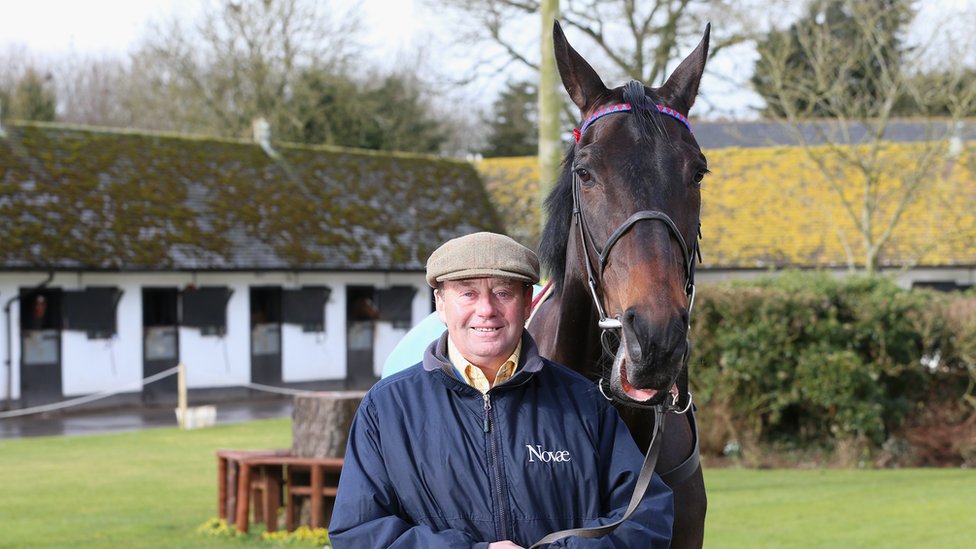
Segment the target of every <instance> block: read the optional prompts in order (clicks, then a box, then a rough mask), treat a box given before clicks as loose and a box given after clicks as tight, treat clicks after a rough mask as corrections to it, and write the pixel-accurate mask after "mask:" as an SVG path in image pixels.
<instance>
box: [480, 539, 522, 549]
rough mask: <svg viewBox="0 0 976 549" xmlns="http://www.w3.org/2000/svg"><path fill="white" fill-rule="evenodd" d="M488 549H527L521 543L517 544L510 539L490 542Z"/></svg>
mask: <svg viewBox="0 0 976 549" xmlns="http://www.w3.org/2000/svg"><path fill="white" fill-rule="evenodd" d="M488 549H525V547H522V546H521V545H516V544H514V543H512V542H510V541H508V540H505V541H495V542H492V543H489V544H488Z"/></svg>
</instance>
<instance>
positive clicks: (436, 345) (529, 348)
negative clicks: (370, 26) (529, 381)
mask: <svg viewBox="0 0 976 549" xmlns="http://www.w3.org/2000/svg"><path fill="white" fill-rule="evenodd" d="M423 363H424V370H427V371H428V372H433V371H436V370H442V371H443V372H444V373H446V374H448V376H450V377H451V378H454V377H455V376H454V366H453V364H451V359H449V358H448V357H447V330H445V331H444V333H443V334H442V335H441V336H440V337H439V338H437V339H435V340H434V341H432V342H431V343H430V345H428V346H427V350H426V351H424V361H423ZM542 366H543V361H542V357H541V356H539V348H538V347H537V346H536V344H535V340H534V339H532V336H531V335H529V332H528V331H523V332H522V353H521V355H520V356H519V367H518V370H517V371H516V372H515V375H514V376H512V379H515V378H519V377H521V376H522V374H523V372H524V373H525V374H533V373H535V372H538V371H539V370H541V369H542ZM509 381H511V380H509ZM506 383H508V382H506Z"/></svg>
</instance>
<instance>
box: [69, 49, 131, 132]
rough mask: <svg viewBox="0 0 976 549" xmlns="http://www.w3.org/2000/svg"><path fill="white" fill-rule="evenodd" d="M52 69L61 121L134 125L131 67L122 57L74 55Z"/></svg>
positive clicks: (122, 125)
mask: <svg viewBox="0 0 976 549" xmlns="http://www.w3.org/2000/svg"><path fill="white" fill-rule="evenodd" d="M53 72H54V74H55V86H56V89H57V96H58V113H59V116H58V119H59V120H60V121H62V122H67V123H70V124H86V125H90V126H109V127H127V126H130V125H131V124H132V118H133V117H132V114H131V109H130V108H129V106H128V105H129V97H128V88H129V86H130V70H129V66H128V64H127V63H126V62H125V61H124V60H123V59H122V58H119V57H112V56H85V55H78V54H71V55H69V56H67V57H65V58H63V59H60V60H58V61H56V62H55V64H54V69H53Z"/></svg>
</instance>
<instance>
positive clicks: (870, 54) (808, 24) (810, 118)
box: [757, 0, 976, 272]
mask: <svg viewBox="0 0 976 549" xmlns="http://www.w3.org/2000/svg"><path fill="white" fill-rule="evenodd" d="M882 3H884V4H892V5H890V6H888V7H887V9H879V8H882V7H883V6H879V4H882ZM818 7H819V8H821V9H837V8H839V9H840V10H841V11H842V13H843V14H844V15H845V16H844V17H842V18H839V19H835V18H831V17H824V16H821V15H818V12H817V9H816V8H818ZM814 8H815V9H814V12H813V13H812V14H811V16H809V17H807V18H805V19H801V20H799V21H797V22H796V23H795V24H794V25H793V26H792V27H791V29H790V32H791V34H792V36H793V37H795V38H794V39H793V40H792V46H791V45H790V44H789V43H787V42H786V41H778V42H776V41H774V42H775V43H772V44H770V45H769V46H768V47H765V48H762V49H761V55H762V57H761V59H760V62H759V64H758V66H757V73H760V72H761V73H762V74H763V75H764V78H765V79H766V80H767V83H768V84H769V86H770V88H769V89H770V90H772V98H771V99H772V100H771V103H773V102H774V103H775V105H776V107H777V108H778V109H781V110H782V113H783V115H784V117H785V119H786V121H787V122H788V123H789V124H788V125H789V127H790V128H791V129H792V130H793V133H794V134H795V136H796V139H797V140H798V141H799V143H800V144H801V146H802V148H803V151H804V152H805V156H806V158H807V159H809V160H810V161H811V162H812V164H813V165H814V166H816V168H817V169H818V170H819V172H820V173H821V174H822V175H823V177H824V179H825V180H826V181H827V183H828V185H829V186H830V197H831V200H834V201H836V203H837V204H839V206H840V209H841V211H843V212H844V219H841V220H837V221H835V223H834V225H835V226H834V230H835V231H836V233H837V235H838V237H839V238H840V240H841V242H842V243H843V244H844V247H845V249H846V250H847V257H848V265H849V266H850V267H851V268H852V269H855V268H857V267H858V266H860V267H861V268H863V269H864V270H865V271H867V272H875V271H876V270H877V269H878V267H879V266H880V262H881V260H882V259H883V255H884V250H885V246H886V245H888V244H889V242H890V239H891V236H892V233H893V232H894V231H895V229H896V228H897V227H899V226H900V225H902V224H903V223H905V222H906V221H907V220H906V219H905V217H904V214H905V212H906V210H907V209H908V208H909V206H911V204H912V203H913V202H914V201H915V199H916V198H917V197H918V196H919V195H920V194H921V193H924V192H927V191H928V190H930V189H933V188H935V187H934V186H937V185H945V184H947V181H949V180H950V175H951V173H952V170H953V169H954V168H955V167H956V162H957V160H958V156H957V155H958V151H957V150H956V148H955V147H953V146H952V143H953V132H954V131H956V129H958V128H960V127H961V125H960V122H961V118H962V117H963V116H964V115H965V114H967V113H971V112H973V109H974V108H976V79H974V78H972V74H973V73H972V70H971V69H968V70H967V68H966V66H965V63H964V62H963V61H964V59H965V53H966V52H967V51H971V50H970V47H971V46H972V43H971V42H967V41H966V40H963V39H962V38H959V39H958V40H956V41H954V42H953V41H951V40H948V41H942V42H939V43H938V44H939V45H938V48H936V46H935V44H936V42H933V41H930V40H921V41H919V43H918V44H914V45H912V46H911V47H904V48H902V49H901V50H900V51H899V52H898V53H899V54H900V55H891V52H889V51H886V50H887V48H890V47H891V44H892V37H891V35H890V31H891V24H890V21H889V19H890V18H891V17H892V13H893V12H894V11H895V10H898V9H907V8H908V4H907V2H902V1H900V0H875V1H872V2H861V1H856V0H832V1H830V2H821V3H820V5H819V6H816V5H815V6H814ZM837 25H844V28H842V29H840V28H837ZM971 27H972V26H971V25H970V27H969V28H971ZM932 32H933V33H935V32H939V33H940V34H941V33H945V32H947V30H946V28H945V27H938V28H937V29H934V30H933V31H932ZM933 36H934V35H933ZM839 37H842V39H839ZM952 47H955V48H956V49H955V50H951V49H949V48H952ZM798 56H799V58H801V59H802V62H799V63H798V62H797V58H798ZM933 62H940V63H939V64H937V65H936V64H933ZM921 70H934V71H936V72H937V73H938V74H940V75H941V77H939V78H921V77H920V72H919V71H921ZM852 82H857V83H858V84H857V85H853V86H852V85H851V83H852ZM905 97H910V98H912V100H913V102H914V104H915V105H917V106H918V107H917V113H916V116H915V117H913V118H914V122H915V123H916V127H917V128H919V131H923V132H926V135H925V136H924V138H923V139H922V140H920V141H918V142H916V143H915V144H913V145H912V146H911V147H905V148H901V149H899V150H900V151H901V154H910V155H912V158H910V159H905V158H901V159H899V160H900V161H898V162H894V161H892V158H891V155H890V152H889V151H890V148H891V147H890V141H889V133H890V131H889V130H890V128H891V124H892V122H893V113H894V112H895V107H896V105H898V103H899V101H902V100H903V99H904V98H905ZM928 106H932V108H928ZM936 111H939V113H940V116H938V117H936V116H934V115H933V114H930V113H933V112H936ZM848 227H853V228H854V229H853V231H851V230H850V229H848ZM946 236H951V235H946ZM932 245H935V242H933V243H932ZM925 251H926V250H917V251H916V252H917V254H918V255H919V257H921V255H922V254H924V252H925Z"/></svg>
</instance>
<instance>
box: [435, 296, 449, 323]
mask: <svg viewBox="0 0 976 549" xmlns="http://www.w3.org/2000/svg"><path fill="white" fill-rule="evenodd" d="M434 307H436V309H437V318H439V319H440V320H441V322H443V323H445V324H447V317H446V316H445V315H444V296H443V295H442V294H441V289H440V288H434Z"/></svg>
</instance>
